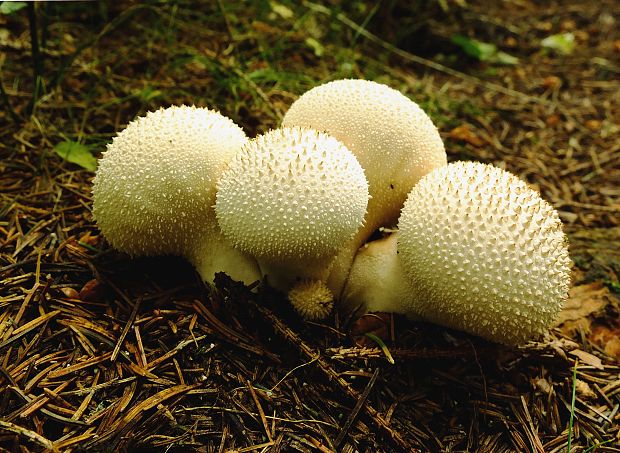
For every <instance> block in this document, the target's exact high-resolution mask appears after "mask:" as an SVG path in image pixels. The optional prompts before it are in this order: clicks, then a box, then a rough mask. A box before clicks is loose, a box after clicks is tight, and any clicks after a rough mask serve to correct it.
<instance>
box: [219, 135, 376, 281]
mask: <svg viewBox="0 0 620 453" xmlns="http://www.w3.org/2000/svg"><path fill="white" fill-rule="evenodd" d="M367 202H368V184H367V182H366V178H365V176H364V171H363V170H362V167H361V166H360V164H359V163H358V162H357V160H356V159H355V156H353V154H351V152H350V151H349V150H348V149H347V148H346V147H345V146H344V145H343V144H342V143H341V142H339V141H338V140H336V139H335V138H333V137H330V136H328V135H326V134H324V133H320V132H317V131H315V130H312V129H305V128H299V127H295V128H283V129H276V130H272V131H270V132H267V133H266V134H264V135H261V136H259V137H257V138H255V139H253V140H251V141H250V142H249V143H247V144H246V145H245V146H244V147H243V148H242V150H241V152H240V153H238V154H237V155H236V156H235V157H234V158H233V160H232V161H231V162H230V165H229V167H228V169H227V170H226V171H225V172H224V174H223V175H222V178H221V179H220V181H219V182H218V190H217V199H216V204H215V211H216V214H217V219H218V222H219V225H220V227H221V229H222V231H223V233H224V235H225V236H226V237H227V238H228V239H229V240H230V242H231V243H232V244H234V245H235V246H236V247H238V248H239V249H240V250H242V251H244V252H247V253H249V254H252V255H253V256H255V257H256V258H257V259H258V261H259V264H260V266H261V270H262V271H263V273H264V274H266V275H267V276H268V281H269V283H270V284H271V285H272V286H274V287H275V288H277V289H280V290H283V291H288V290H289V289H291V287H292V286H293V285H294V284H295V283H296V282H297V281H298V280H300V279H317V280H322V279H324V278H325V277H326V274H327V272H328V271H329V266H330V263H331V261H332V259H333V257H334V255H335V253H336V252H337V251H338V249H339V247H341V245H342V243H343V242H346V241H349V240H350V239H351V238H352V237H353V235H354V234H355V233H356V232H357V230H358V229H359V228H360V227H361V226H362V224H363V219H364V213H365V212H366V205H367Z"/></svg>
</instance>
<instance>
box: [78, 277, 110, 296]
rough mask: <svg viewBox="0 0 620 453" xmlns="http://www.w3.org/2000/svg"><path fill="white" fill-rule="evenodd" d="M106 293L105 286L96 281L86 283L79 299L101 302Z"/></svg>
mask: <svg viewBox="0 0 620 453" xmlns="http://www.w3.org/2000/svg"><path fill="white" fill-rule="evenodd" d="M105 293H106V286H105V285H104V284H103V283H101V282H100V281H99V280H97V279H92V280H89V281H87V282H86V283H85V284H84V286H83V287H82V289H81V290H80V294H79V298H80V299H81V300H85V301H89V302H97V301H101V300H102V299H103V298H104V296H105Z"/></svg>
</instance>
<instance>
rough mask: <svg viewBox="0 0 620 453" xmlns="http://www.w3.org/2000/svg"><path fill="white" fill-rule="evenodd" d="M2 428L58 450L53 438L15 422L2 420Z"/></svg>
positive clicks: (0, 423)
mask: <svg viewBox="0 0 620 453" xmlns="http://www.w3.org/2000/svg"><path fill="white" fill-rule="evenodd" d="M0 430H1V431H8V432H11V433H15V434H17V435H19V436H22V437H25V438H27V439H30V440H31V441H32V442H34V443H36V444H39V445H40V446H42V447H44V448H47V449H48V450H52V451H57V450H56V449H55V448H54V443H53V442H52V441H51V440H49V439H47V438H46V437H43V436H42V435H40V434H38V433H36V432H34V431H31V430H29V429H27V428H23V427H21V426H18V425H16V424H14V423H10V422H5V421H3V420H0Z"/></svg>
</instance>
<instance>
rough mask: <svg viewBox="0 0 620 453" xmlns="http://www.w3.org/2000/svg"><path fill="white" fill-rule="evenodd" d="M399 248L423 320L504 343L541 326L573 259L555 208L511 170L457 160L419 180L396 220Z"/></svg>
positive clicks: (551, 313) (554, 307) (558, 300)
mask: <svg viewBox="0 0 620 453" xmlns="http://www.w3.org/2000/svg"><path fill="white" fill-rule="evenodd" d="M399 230H400V235H399V236H400V237H399V243H398V250H399V256H400V259H401V260H402V261H403V267H404V269H405V272H406V273H407V275H408V276H409V279H410V281H411V283H412V285H413V286H414V287H415V288H416V291H417V293H418V294H417V297H416V299H417V300H416V302H415V307H414V306H412V307H409V309H408V311H413V312H419V313H422V315H423V316H424V318H425V319H427V320H429V321H432V322H435V323H438V324H442V325H445V326H449V327H453V328H456V329H460V330H464V331H467V332H470V333H474V334H476V335H479V336H481V337H484V338H487V339H490V340H493V341H497V342H500V343H506V344H519V343H522V342H524V341H526V340H528V339H530V338H533V337H535V336H538V335H540V334H542V333H543V332H545V331H546V330H547V329H548V326H549V325H550V324H551V322H552V321H553V320H554V318H555V317H556V315H557V314H558V312H559V311H560V309H561V307H562V305H563V302H564V300H565V299H566V297H567V293H568V287H569V283H570V277H569V275H570V274H569V271H570V258H569V255H568V250H567V240H566V237H565V235H564V233H563V231H562V223H561V221H560V219H559V217H558V214H557V212H556V211H555V210H554V209H553V208H552V207H551V206H550V205H549V204H548V203H547V202H546V201H544V200H543V199H542V198H540V196H539V194H538V193H537V192H535V191H533V190H532V189H530V188H529V187H528V186H527V185H526V183H525V182H523V181H521V180H520V179H519V178H517V177H516V176H514V175H512V174H510V173H508V172H506V171H504V170H501V169H499V168H496V167H492V166H490V165H485V164H480V163H475V162H457V163H453V164H450V165H448V166H446V167H443V168H439V169H436V170H434V171H433V172H431V173H430V174H428V175H427V176H426V177H424V178H423V179H422V180H421V181H420V182H419V183H418V184H417V185H416V187H415V188H414V189H413V190H412V191H411V193H410V194H409V197H408V199H407V201H406V203H405V206H404V207H403V211H402V215H401V217H400V220H399Z"/></svg>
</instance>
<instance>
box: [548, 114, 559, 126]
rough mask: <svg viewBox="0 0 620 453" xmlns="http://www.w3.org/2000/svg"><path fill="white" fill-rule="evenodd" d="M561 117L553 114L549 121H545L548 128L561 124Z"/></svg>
mask: <svg viewBox="0 0 620 453" xmlns="http://www.w3.org/2000/svg"><path fill="white" fill-rule="evenodd" d="M560 120H561V118H560V115H557V114H553V115H550V116H548V117H547V119H546V120H545V123H546V124H547V126H551V127H553V126H556V125H557V124H559V123H560Z"/></svg>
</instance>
